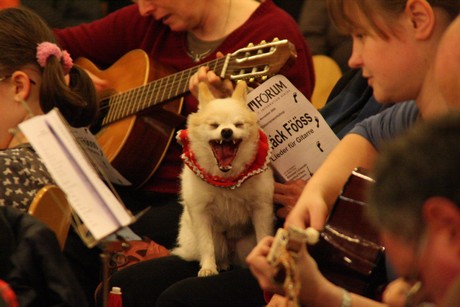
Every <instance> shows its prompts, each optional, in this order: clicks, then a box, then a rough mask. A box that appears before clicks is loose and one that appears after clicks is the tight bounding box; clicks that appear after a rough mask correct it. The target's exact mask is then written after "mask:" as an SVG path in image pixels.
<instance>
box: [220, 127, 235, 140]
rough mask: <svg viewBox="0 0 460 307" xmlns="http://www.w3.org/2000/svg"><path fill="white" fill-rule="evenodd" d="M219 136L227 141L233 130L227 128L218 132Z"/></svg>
mask: <svg viewBox="0 0 460 307" xmlns="http://www.w3.org/2000/svg"><path fill="white" fill-rule="evenodd" d="M220 135H222V137H223V138H224V139H229V138H231V137H232V135H233V130H232V129H229V128H225V129H222V131H221V132H220Z"/></svg>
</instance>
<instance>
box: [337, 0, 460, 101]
mask: <svg viewBox="0 0 460 307" xmlns="http://www.w3.org/2000/svg"><path fill="white" fill-rule="evenodd" d="M328 4H329V10H330V13H331V16H332V18H333V20H334V22H335V23H336V25H337V26H338V28H339V29H341V30H342V31H344V32H346V33H348V34H351V35H352V38H353V53H352V55H351V57H350V60H349V65H350V66H351V67H353V68H362V70H363V76H364V77H366V78H367V79H368V82H369V84H370V85H371V86H372V87H373V89H374V95H375V97H376V99H377V100H378V101H380V102H400V101H404V100H410V99H416V98H417V96H418V95H419V94H420V91H421V86H422V84H423V80H424V76H425V74H426V73H427V71H428V69H429V68H430V66H431V65H432V62H433V59H434V54H435V52H436V48H437V45H438V43H439V40H440V38H441V36H442V34H443V32H444V30H445V29H446V28H447V26H448V24H449V23H450V22H451V21H452V20H453V19H454V18H455V17H456V16H457V14H458V9H459V1H458V0H437V1H436V0H432V1H427V0H354V1H346V0H328Z"/></svg>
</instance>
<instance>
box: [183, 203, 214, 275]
mask: <svg viewBox="0 0 460 307" xmlns="http://www.w3.org/2000/svg"><path fill="white" fill-rule="evenodd" d="M190 215H191V218H192V222H193V223H194V224H195V225H194V227H193V228H194V230H195V231H196V233H195V236H196V241H197V243H198V249H199V253H200V266H201V269H200V271H199V272H198V276H199V277H204V276H211V275H216V274H218V271H217V264H216V255H215V248H214V240H213V239H214V237H213V227H212V218H211V217H210V216H209V214H208V213H207V212H202V211H200V212H196V211H195V210H190Z"/></svg>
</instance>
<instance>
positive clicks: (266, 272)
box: [246, 236, 283, 294]
mask: <svg viewBox="0 0 460 307" xmlns="http://www.w3.org/2000/svg"><path fill="white" fill-rule="evenodd" d="M273 240H274V237H272V236H267V237H265V238H263V239H262V240H260V242H259V243H258V244H257V245H256V246H255V247H254V249H253V250H252V251H251V252H250V253H249V255H248V256H247V257H246V263H247V264H248V267H249V269H250V270H251V272H252V275H254V277H255V278H256V279H257V281H258V282H259V285H260V287H261V288H262V289H263V290H264V291H267V292H271V293H279V294H282V293H283V288H282V285H281V284H278V283H275V282H274V278H275V276H276V274H277V272H278V269H276V268H274V267H273V266H272V265H271V264H270V263H269V262H268V260H267V256H268V253H269V252H270V248H271V246H272V244H273Z"/></svg>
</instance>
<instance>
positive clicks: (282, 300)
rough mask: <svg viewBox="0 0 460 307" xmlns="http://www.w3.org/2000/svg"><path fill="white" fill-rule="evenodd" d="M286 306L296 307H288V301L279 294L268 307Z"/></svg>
mask: <svg viewBox="0 0 460 307" xmlns="http://www.w3.org/2000/svg"><path fill="white" fill-rule="evenodd" d="M285 306H294V305H293V304H290V305H288V299H287V298H286V297H284V296H281V295H279V294H275V295H273V296H272V298H271V299H270V302H268V304H267V307H285Z"/></svg>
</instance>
